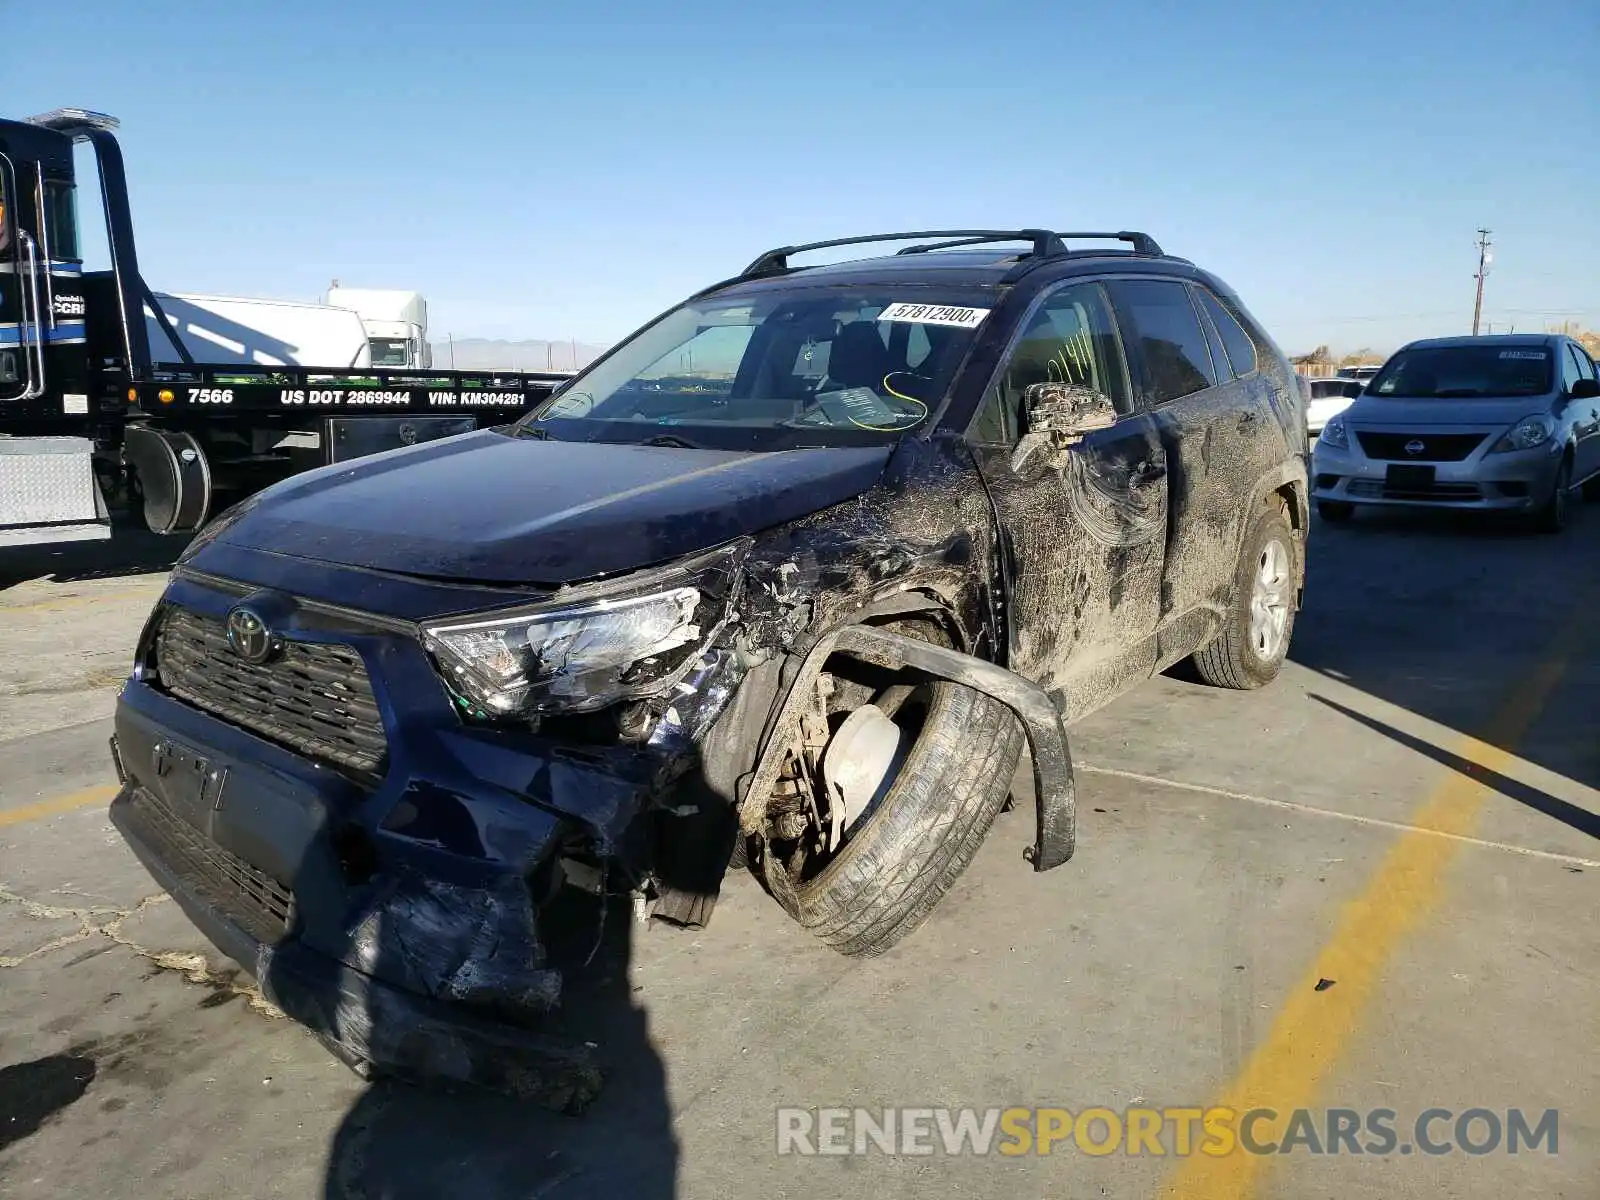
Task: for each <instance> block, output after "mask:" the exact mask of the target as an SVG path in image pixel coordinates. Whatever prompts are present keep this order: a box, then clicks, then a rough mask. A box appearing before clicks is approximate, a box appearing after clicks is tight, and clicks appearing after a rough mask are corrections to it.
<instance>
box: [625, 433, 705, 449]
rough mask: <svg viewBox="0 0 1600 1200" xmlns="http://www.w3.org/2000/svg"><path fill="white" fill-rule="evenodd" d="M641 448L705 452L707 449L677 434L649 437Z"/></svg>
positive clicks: (661, 434)
mask: <svg viewBox="0 0 1600 1200" xmlns="http://www.w3.org/2000/svg"><path fill="white" fill-rule="evenodd" d="M639 445H641V446H675V447H677V448H678V449H679V450H704V449H705V447H704V446H702V445H700V444H699V443H698V442H691V441H690V440H689V439H688V438H681V437H679V436H678V435H677V434H675V433H658V434H656V435H655V436H654V437H647V438H645V440H644V441H642V442H640V443H639Z"/></svg>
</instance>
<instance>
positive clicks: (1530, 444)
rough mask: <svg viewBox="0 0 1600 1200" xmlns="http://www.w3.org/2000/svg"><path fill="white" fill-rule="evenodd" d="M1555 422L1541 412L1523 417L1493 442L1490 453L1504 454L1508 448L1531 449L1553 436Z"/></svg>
mask: <svg viewBox="0 0 1600 1200" xmlns="http://www.w3.org/2000/svg"><path fill="white" fill-rule="evenodd" d="M1555 432H1556V423H1555V422H1554V421H1552V420H1551V419H1550V418H1549V417H1547V416H1545V415H1544V414H1542V413H1536V414H1535V415H1533V416H1531V417H1523V418H1522V420H1520V421H1518V422H1517V423H1516V424H1515V425H1513V426H1512V427H1511V431H1510V432H1509V433H1507V434H1506V435H1505V436H1504V437H1503V438H1501V439H1500V440H1499V441H1498V442H1496V443H1495V444H1494V449H1493V450H1491V451H1489V453H1490V454H1504V453H1505V452H1506V451H1508V450H1533V449H1535V448H1537V447H1539V446H1542V445H1544V444H1545V443H1546V442H1548V441H1549V440H1550V439H1551V438H1552V437H1554V436H1555Z"/></svg>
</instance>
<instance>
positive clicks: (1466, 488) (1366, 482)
mask: <svg viewBox="0 0 1600 1200" xmlns="http://www.w3.org/2000/svg"><path fill="white" fill-rule="evenodd" d="M1347 490H1348V491H1349V493H1350V494H1351V495H1352V496H1365V497H1368V498H1371V499H1377V500H1456V501H1467V500H1481V499H1483V489H1482V488H1480V487H1479V486H1478V485H1477V484H1475V483H1441V482H1439V481H1438V480H1435V481H1434V482H1433V483H1429V484H1405V485H1403V486H1400V485H1396V484H1392V483H1387V482H1385V481H1384V480H1382V479H1352V480H1351V481H1350V487H1349V488H1348V489H1347Z"/></svg>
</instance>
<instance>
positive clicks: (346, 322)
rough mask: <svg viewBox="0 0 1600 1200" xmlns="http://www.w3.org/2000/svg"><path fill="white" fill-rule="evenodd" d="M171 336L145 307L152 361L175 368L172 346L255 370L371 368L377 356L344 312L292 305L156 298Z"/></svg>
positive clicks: (189, 296) (357, 321) (200, 358)
mask: <svg viewBox="0 0 1600 1200" xmlns="http://www.w3.org/2000/svg"><path fill="white" fill-rule="evenodd" d="M156 300H157V302H158V303H159V304H160V305H161V310H162V312H163V313H164V314H165V315H166V318H167V322H168V329H169V330H170V333H163V332H162V326H161V322H160V321H159V320H158V319H157V317H156V315H155V313H154V312H153V311H152V310H151V308H150V306H149V305H148V304H146V305H145V306H144V319H145V329H146V332H147V336H148V337H149V339H150V354H151V357H152V358H153V359H155V360H156V361H158V362H160V361H177V360H178V359H179V358H180V357H181V356H180V355H179V354H178V353H177V347H176V345H175V339H178V340H181V341H182V342H183V344H184V346H185V347H187V348H188V351H189V354H190V356H191V357H193V358H194V359H195V361H197V362H204V363H225V364H230V365H231V364H248V365H251V366H257V367H286V366H301V367H327V368H329V369H330V370H349V369H350V368H352V367H370V366H372V365H373V363H372V351H371V348H370V341H369V336H368V333H367V328H366V326H365V324H364V323H363V322H362V320H361V318H360V316H358V315H357V314H356V313H354V312H352V311H350V310H348V309H345V308H331V307H329V306H328V305H326V304H311V303H304V302H300V301H294V300H263V299H257V298H253V297H246V296H206V295H197V294H193V293H185V292H174V293H164V292H157V293H156Z"/></svg>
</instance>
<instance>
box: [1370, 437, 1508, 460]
mask: <svg viewBox="0 0 1600 1200" xmlns="http://www.w3.org/2000/svg"><path fill="white" fill-rule="evenodd" d="M1488 436H1489V435H1488V434H1486V433H1374V432H1372V431H1371V430H1359V431H1357V433H1356V439H1357V440H1358V441H1359V442H1360V443H1361V449H1362V450H1363V451H1364V452H1365V453H1366V456H1367V457H1368V458H1378V459H1383V460H1385V461H1389V462H1460V461H1461V460H1462V459H1464V458H1466V457H1467V455H1469V454H1471V453H1472V452H1473V451H1474V450H1476V449H1477V448H1478V447H1479V446H1481V445H1482V444H1483V439H1484V438H1486V437H1488ZM1419 442H1420V443H1421V445H1422V449H1420V450H1418V451H1416V452H1415V453H1412V452H1411V451H1410V450H1407V449H1406V447H1407V446H1408V445H1415V444H1417V443H1419Z"/></svg>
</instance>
